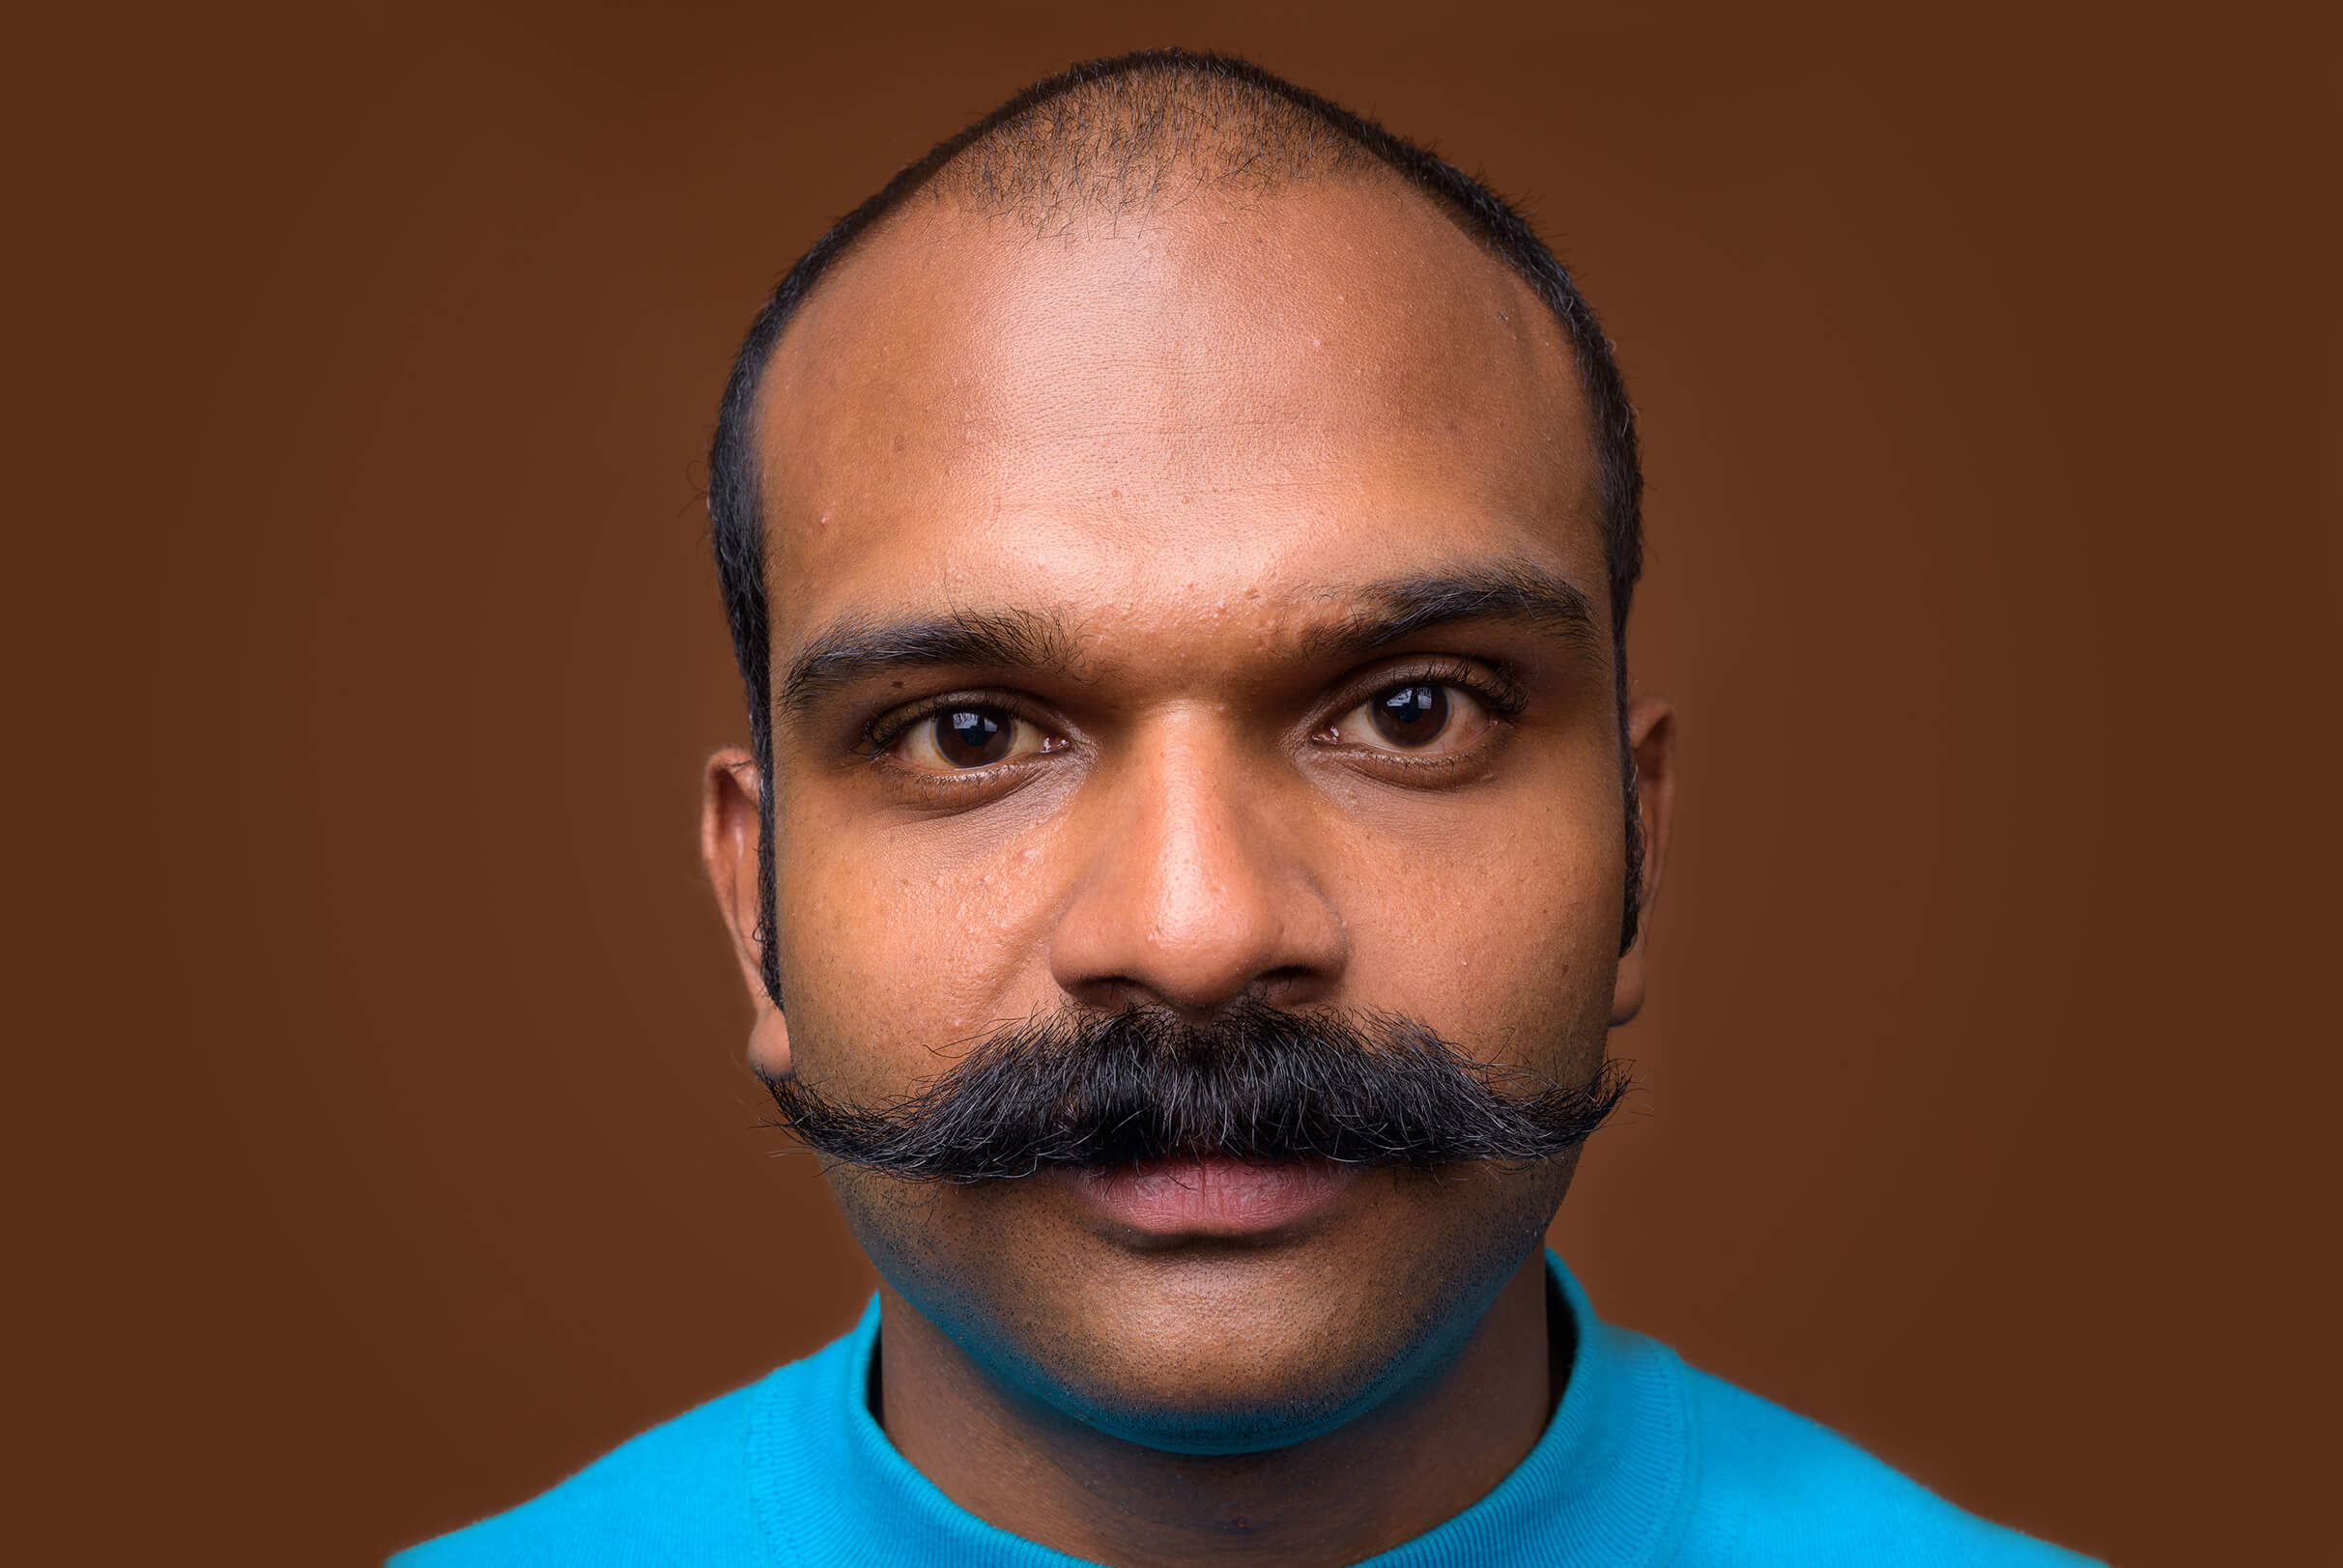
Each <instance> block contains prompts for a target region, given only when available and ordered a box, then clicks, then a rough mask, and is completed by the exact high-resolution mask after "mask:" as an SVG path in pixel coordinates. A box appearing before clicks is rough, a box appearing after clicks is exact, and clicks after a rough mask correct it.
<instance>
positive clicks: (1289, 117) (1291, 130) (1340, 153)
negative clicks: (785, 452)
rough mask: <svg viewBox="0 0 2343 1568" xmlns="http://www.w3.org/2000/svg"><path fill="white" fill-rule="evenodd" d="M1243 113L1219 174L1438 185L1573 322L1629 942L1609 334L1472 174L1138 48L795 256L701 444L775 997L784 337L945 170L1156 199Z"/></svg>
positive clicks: (1639, 560) (1633, 540)
mask: <svg viewBox="0 0 2343 1568" xmlns="http://www.w3.org/2000/svg"><path fill="white" fill-rule="evenodd" d="M1232 114H1233V115H1234V116H1235V117H1236V118H1238V119H1240V120H1241V121H1242V128H1241V129H1240V130H1238V131H1237V132H1236V133H1235V135H1234V136H1224V137H1223V151H1222V152H1221V154H1220V160H1219V164H1218V166H1217V167H1216V168H1215V170H1214V180H1213V183H1214V184H1218V185H1229V184H1235V185H1242V186H1250V187H1256V188H1260V187H1274V186H1275V185H1280V184H1292V183H1296V182H1298V181H1300V179H1302V178H1305V177H1306V176H1307V175H1308V174H1309V173H1310V172H1312V171H1314V170H1319V169H1331V170H1341V169H1344V168H1371V167H1374V166H1376V165H1380V166H1382V167H1383V168H1386V169H1388V170H1390V171H1392V172H1394V173H1396V174H1398V175H1399V176H1401V177H1402V178H1403V179H1404V180H1405V181H1406V182H1407V183H1408V184H1409V185H1411V186H1413V187H1414V189H1416V190H1417V191H1420V192H1421V193H1423V194H1425V195H1427V196H1429V197H1430V198H1431V199H1432V200H1433V202H1434V203H1435V205H1437V206H1438V207H1439V208H1440V209H1441V210H1442V211H1443V212H1444V213H1446V214H1447V215H1448V216H1449V217H1450V218H1451V219H1453V220H1454V221H1455V222H1456V223H1457V224H1458V226H1459V227H1461V228H1462V229H1463V230H1464V231H1465V232H1466V233H1467V234H1468V235H1470V236H1471V237H1472V238H1473V239H1474V240H1476V241H1477V242H1480V243H1481V244H1482V245H1483V246H1484V247H1485V248H1486V249H1488V250H1489V251H1490V252H1491V253H1492V254H1494V255H1495V256H1496V258H1497V259H1498V260H1500V261H1501V262H1503V263H1504V264H1505V265H1506V266H1508V267H1510V268H1512V269H1513V271H1515V272H1517V273H1519V274H1520V275H1521V277H1522V278H1523V279H1524V280H1525V281H1527V282H1528V283H1529V286H1530V288H1531V289H1532V290H1534V291H1535V292H1536V294H1537V296H1538V298H1539V299H1543V300H1544V301H1545V302H1546V304H1547V306H1548V308H1550V309H1551V310H1552V311H1553V312H1554V314H1555V316H1556V318H1557V319H1558V320H1559V321H1560V322H1561V324H1562V328H1563V329H1564V330H1565V331H1566V332H1567V333H1568V334H1569V338H1570V347H1571V352H1572V356H1573V358H1574V360H1575V362H1576V364H1577V368H1578V374H1579V383H1580V386H1581V389H1582V391H1583V393H1584V395H1585V397H1586V405H1587V414H1588V418H1589V420H1590V422H1591V425H1592V429H1591V431H1590V434H1591V436H1592V438H1593V442H1594V451H1595V464H1596V473H1597V478H1598V481H1599V485H1600V490H1601V498H1602V522H1603V544H1604V553H1605V558H1606V562H1607V566H1608V569H1609V576H1610V584H1609V585H1610V598H1611V622H1612V638H1613V663H1614V670H1615V671H1616V676H1617V701H1618V710H1619V727H1620V746H1619V751H1620V767H1621V770H1622V773H1623V775H1624V781H1625V789H1626V794H1627V868H1626V870H1627V888H1626V899H1625V914H1624V917H1623V919H1622V922H1621V930H1620V935H1619V950H1620V951H1621V952H1622V953H1624V952H1625V951H1627V949H1629V948H1631V947H1633V946H1634V945H1635V937H1636V931H1637V927H1638V915H1639V910H1638V902H1639V898H1638V894H1639V891H1640V888H1641V885H1642V871H1643V834H1642V831H1641V822H1640V820H1639V816H1638V812H1637V800H1636V794H1637V792H1636V773H1635V758H1634V756H1633V755H1632V754H1631V753H1630V752H1629V750H1628V747H1627V744H1626V723H1627V718H1626V715H1627V610H1628V605H1629V603H1630V601H1631V600H1632V599H1633V597H1634V594H1635V584H1636V580H1637V578H1639V577H1640V576H1641V575H1642V574H1643V465H1642V462H1641V459H1640V457H1639V455H1638V450H1637V443H1636V429H1635V411H1634V409H1633V407H1632V406H1631V405H1630V404H1629V403H1628V401H1627V385H1626V382H1625V381H1624V380H1623V379H1622V378H1621V376H1620V375H1619V369H1618V364H1617V361H1616V359H1615V358H1614V355H1613V352H1612V346H1611V340H1610V339H1609V338H1608V337H1606V336H1605V335H1604V333H1603V329H1602V328H1601V326H1600V325H1599V324H1598V323H1597V322H1596V321H1595V317H1594V312H1593V310H1592V309H1590V308H1589V307H1588V305H1587V303H1586V299H1584V298H1583V297H1582V296H1581V295H1580V293H1579V291H1578V286H1577V285H1576V284H1575V283H1573V282H1572V281H1571V278H1570V273H1569V272H1568V271H1566V270H1565V269H1564V268H1563V267H1562V264H1561V263H1560V262H1559V261H1557V259H1556V258H1555V255H1554V252H1553V251H1552V250H1551V249H1550V248H1548V246H1547V245H1546V242H1544V241H1543V240H1541V239H1539V238H1538V235H1537V231H1536V230H1535V229H1533V228H1532V227H1531V226H1530V225H1529V221H1528V220H1527V219H1526V218H1524V217H1523V216H1522V215H1521V214H1520V213H1518V212H1516V211H1515V210H1514V209H1513V207H1512V206H1511V205H1510V204H1508V203H1507V202H1506V201H1504V200H1503V199H1502V198H1501V197H1500V196H1499V195H1497V194H1496V192H1494V191H1492V190H1491V189H1489V187H1488V186H1487V185H1483V184H1482V183H1481V182H1480V181H1478V180H1475V179H1473V178H1472V176H1470V175H1468V174H1466V173H1465V172H1464V171H1462V170H1461V169H1458V168H1457V167H1456V166H1455V165H1453V164H1451V163H1449V162H1447V161H1446V160H1445V159H1443V158H1441V157H1437V156H1435V155H1434V154H1433V153H1431V152H1430V151H1428V150H1427V149H1425V148H1422V147H1418V146H1417V145H1415V144H1414V142H1411V141H1408V140H1406V139H1405V138H1403V137H1400V136H1395V135H1393V134H1392V133H1391V132H1389V131H1387V130H1386V129H1385V128H1383V127H1382V126H1380V125H1377V124H1376V123H1375V122H1374V121H1372V120H1370V119H1367V118H1366V117H1365V116H1363V115H1359V114H1355V113H1353V112H1352V111H1351V110H1349V109H1346V108H1343V107H1342V106H1341V105H1340V104H1337V103H1334V102H1331V101H1329V100H1327V99H1324V98H1321V97H1319V96H1318V95H1317V94H1315V93H1312V92H1310V91H1308V90H1307V89H1305V88H1300V87H1297V86H1295V85H1294V84H1293V83H1291V82H1289V81H1286V80H1284V79H1283V78H1281V77H1278V76H1275V75H1272V74H1271V73H1270V72H1269V71H1264V70H1262V69H1261V68H1260V67H1259V66H1256V65H1253V64H1252V63H1251V62H1249V61H1245V60H1241V59H1237V58H1235V57H1233V56H1230V55H1224V54H1210V53H1198V52H1194V51H1190V50H1186V49H1143V50H1139V51H1137V52H1135V53H1131V54H1123V55H1117V56H1115V57H1113V58H1111V59H1104V60H1093V61H1089V62H1087V63H1085V64H1082V65H1077V66H1074V67H1071V69H1069V70H1067V71H1061V72H1060V73H1058V74H1057V75H1054V76H1051V77H1048V78H1046V79H1045V80H1043V81H1039V82H1036V83H1035V84H1033V85H1032V86H1031V87H1028V88H1026V89H1025V90H1024V91H1022V92H1020V93H1018V94H1017V95H1016V96H1015V97H1014V98H1012V99H1010V100H1009V101H1007V102H1006V103H1003V104H1002V105H1001V106H1000V107H999V108H997V109H994V110H993V111H992V112H991V113H989V114H987V115H986V116H984V117H983V118H982V119H980V120H978V121H977V122H976V123H975V124H973V125H971V126H969V127H968V128H966V129H965V130H962V131H960V132H959V133H958V134H957V135H955V136H952V137H950V138H948V139H947V140H945V141H942V142H939V143H938V144H936V146H935V147H934V148H933V149H931V150H930V151H929V153H928V154H927V155H926V156H925V157H921V158H920V159H919V160H918V161H917V162H914V163H911V164H909V165H907V166H906V167H905V168H903V169H902V170H901V171H900V173H898V174H897V175H896V176H895V178H894V179H892V180H890V181H888V182H887V184H886V186H885V187H884V188H883V189H881V190H880V191H879V192H878V194H876V195H875V196H872V197H871V199H870V200H868V201H866V202H864V203H863V204H862V205H861V206H860V207H857V208H856V209H854V211H853V212H851V213H848V214H846V215H845V216H844V217H843V218H840V219H839V220H838V221H837V222H836V223H834V224H832V225H831V227H830V230H829V232H828V233H826V234H824V235H823V236H822V237H821V238H820V239H818V240H816V241H815V242H814V245H813V247H812V248H811V249H809V250H808V251H806V253H805V254H804V255H802V256H800V257H799V258H798V259H797V261H796V263H795V265H793V266H792V267H790V269H789V270H788V271H787V272H786V274H784V275H783V277H782V280H781V282H780V283H779V285H777V286H776V287H775V288H774V290H773V293H772V295H771V296H770V297H769V298H768V299H766V300H765V302H764V307H763V308H762V309H761V310H759V311H758V312H757V319H756V321H755V322H754V323H752V324H751V325H750V328H749V332H748V336H747V338H746V340H745V341H743V342H742V344H741V346H740V353H739V355H738V356H736V357H735V358H734V360H733V361H732V373H731V377H730V379H729V381H728V382H727V383H726V385H725V390H724V403H723V405H722V407H721V408H720V410H719V411H718V413H717V417H716V435H715V440H714V442H713V443H712V446H711V449H710V451H709V455H708V517H709V522H710V524H711V527H712V529H713V536H714V546H715V555H716V575H717V578H718V581H719V584H720V585H721V587H722V589H723V593H724V605H725V615H726V619H727V620H728V622H729V625H730V627H731V633H732V653H733V657H734V658H735V659H736V660H737V661H738V662H739V665H740V678H741V681H742V683H743V685H744V686H745V687H746V688H747V693H748V705H749V740H750V747H751V750H752V751H753V753H754V754H755V756H756V759H757V781H758V792H757V799H758V805H757V813H758V820H759V826H760V832H759V835H758V841H757V882H758V888H759V901H758V918H757V947H758V951H759V959H760V973H761V976H762V978H763V982H764V987H765V991H766V993H767V994H768V995H769V996H770V997H771V998H772V1000H773V1002H774V1004H775V1005H776V1006H779V1005H780V1002H781V960H780V957H779V955H778V951H777V949H776V946H775V944H774V942H773V940H772V937H773V923H774V902H775V897H774V877H773V715H772V658H773V655H772V648H771V646H770V644H769V641H768V640H769V636H770V633H769V625H770V615H769V613H768V608H767V600H766V590H765V580H764V517H763V505H762V500H761V496H760V490H759V484H760V480H759V474H758V468H757V446H756V428H755V427H756V411H757V389H758V386H759V385H760V384H761V383H762V381H763V378H764V371H765V366H766V364H767V363H768V362H769V361H770V360H771V358H772V356H773V349H774V346H775V345H776V344H777V343H778V342H779V341H780V339H781V334H782V332H783V330H784V329H785V328H787V326H788V324H789V322H790V320H791V318H793V317H794V316H795V315H796V314H797V311H798V308H799V307H800V306H801V305H803V304H804V303H805V300H806V298H807V296H808V295H809V294H811V293H812V292H813V290H814V286H815V285H816V284H817V283H819V282H820V281H821V279H822V277H823V276H824V275H825V274H826V273H827V272H828V271H830V269H831V268H832V267H834V266H835V265H836V264H837V263H838V261H839V259H840V257H842V256H843V255H844V254H845V252H846V251H847V250H848V249H849V248H850V247H851V246H852V245H853V244H854V242H855V241H856V240H857V239H858V238H860V237H861V236H862V235H863V234H864V233H866V232H867V231H868V230H870V229H871V227H872V226H874V225H875V224H877V223H878V222H879V221H880V220H881V219H883V218H885V217H887V216H888V215H889V214H893V213H895V212H897V211H898V210H899V209H900V208H901V207H902V206H903V204H904V203H905V201H906V200H907V199H908V198H909V197H911V196H912V195H913V194H914V193H916V192H918V191H921V190H923V189H927V188H929V186H931V185H935V184H937V183H938V181H939V180H941V179H945V178H949V180H950V181H951V184H952V185H953V187H954V193H955V194H956V195H957V197H958V198H959V199H961V200H962V201H964V202H966V203H968V204H970V205H972V206H975V207H977V208H979V209H981V210H986V211H994V212H998V211H1002V210H1008V209H1014V210H1016V211H1020V212H1025V213H1028V214H1036V215H1038V216H1039V217H1040V218H1041V220H1042V222H1043V225H1044V226H1046V224H1047V223H1048V221H1050V219H1051V218H1052V217H1054V216H1059V215H1063V214H1067V213H1069V211H1070V210H1072V209H1078V208H1080V207H1082V206H1084V205H1092V206H1095V205H1097V199H1098V193H1100V192H1109V193H1111V194H1110V195H1109V196H1108V197H1107V198H1106V200H1107V201H1108V202H1109V204H1110V205H1120V206H1123V207H1128V206H1130V205H1133V204H1134V203H1139V202H1148V201H1161V200H1163V199H1164V194H1163V189H1162V187H1163V184H1164V182H1163V178H1162V177H1163V174H1164V172H1165V170H1166V168H1167V167H1168V166H1170V165H1172V164H1174V163H1177V162H1180V161H1182V160H1184V159H1188V158H1192V156H1193V144H1194V142H1195V140H1196V138H1197V136H1198V135H1199V133H1202V134H1204V135H1207V136H1210V135H1211V134H1212V133H1214V130H1215V128H1217V126H1218V124H1219V122H1220V120H1221V119H1222V118H1224V117H1228V116H1230V115H1232ZM1232 142H1233V143H1235V144H1236V145H1234V146H1233V147H1231V146H1229V145H1228V144H1229V143H1232ZM1037 171H1040V175H1041V177H1039V178H1037Z"/></svg>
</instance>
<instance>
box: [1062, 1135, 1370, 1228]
mask: <svg viewBox="0 0 2343 1568" xmlns="http://www.w3.org/2000/svg"><path fill="white" fill-rule="evenodd" d="M1364 1174H1365V1173H1364V1171H1363V1170H1362V1168H1361V1167H1359V1166H1357V1165H1338V1164H1336V1163H1335V1162H1334V1161H1332V1160H1329V1159H1292V1160H1281V1161H1279V1162H1278V1163H1276V1164H1274V1165H1247V1164H1246V1163H1244V1162H1243V1160H1238V1159H1227V1158H1223V1157H1220V1156H1217V1155H1214V1156H1209V1157H1206V1158H1202V1159H1194V1158H1190V1159H1157V1160H1149V1161H1147V1162H1145V1163H1143V1164H1140V1165H1137V1166H1129V1165H1126V1166H1121V1167H1118V1168H1116V1169H1114V1170H1106V1171H1075V1172H1071V1173H1070V1176H1071V1184H1072V1186H1073V1188H1074V1190H1075V1191H1077V1192H1079V1193H1080V1194H1081V1195H1082V1197H1083V1198H1084V1199H1085V1200H1086V1201H1087V1202H1088V1203H1089V1204H1090V1206H1091V1208H1092V1209H1093V1210H1095V1211H1096V1212H1098V1213H1099V1214H1100V1216H1101V1217H1103V1218H1105V1219H1107V1220H1109V1221H1111V1222H1113V1223H1114V1224H1116V1225H1119V1226H1122V1227H1124V1228H1126V1229H1129V1230H1132V1231H1137V1232H1140V1233H1142V1234H1144V1235H1148V1236H1161V1237H1171V1236H1259V1235H1263V1234H1265V1233H1268V1232H1272V1231H1278V1230H1283V1229H1285V1228H1286V1227H1288V1226H1291V1225H1295V1224H1298V1223H1300V1221H1302V1220H1306V1219H1310V1218H1313V1217H1315V1216H1316V1215H1318V1214H1321V1213H1323V1212H1326V1211H1327V1210H1329V1209H1330V1208H1332V1207H1333V1206H1334V1205H1335V1204H1336V1203H1338V1202H1339V1201H1341V1198H1342V1195H1343V1194H1344V1193H1346V1192H1348V1191H1350V1190H1351V1188H1352V1187H1354V1186H1356V1185H1357V1184H1358V1182H1359V1180H1360V1178H1361V1177H1362V1176H1363V1175H1364Z"/></svg>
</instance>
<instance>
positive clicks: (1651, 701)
mask: <svg viewBox="0 0 2343 1568" xmlns="http://www.w3.org/2000/svg"><path fill="white" fill-rule="evenodd" d="M1627 749H1628V751H1629V752H1630V753H1631V754H1632V755H1634V757H1635V791H1636V810H1637V811H1638V813H1641V815H1642V817H1643V887H1642V889H1641V890H1640V892H1641V897H1640V898H1639V900H1638V902H1637V904H1636V924H1635V946H1634V947H1631V948H1629V949H1628V950H1627V951H1626V952H1625V953H1624V954H1622V955H1620V956H1619V973H1618V979H1617V980H1616V981H1615V982H1614V983H1613V985H1612V989H1611V1023H1612V1027H1613V1028H1614V1029H1615V1028H1617V1027H1618V1026H1619V1025H1620V1024H1623V1023H1631V1022H1633V1021H1634V1019H1635V1015H1636V1014H1637V1013H1639V1012H1643V948H1644V945H1645V944H1646V943H1648V942H1649V941H1650V940H1651V906H1652V904H1653V902H1654V901H1655V900H1656V899H1657V898H1659V894H1660V872H1661V870H1662V869H1663V868H1665V867H1666V866H1667V864H1668V829H1669V825H1670V824H1671V823H1672V822H1673V821H1674V820H1675V805H1676V714H1675V709H1673V708H1672V707H1670V706H1669V705H1668V704H1667V703H1665V702H1663V701H1661V700H1660V699H1659V698H1656V697H1639V698H1636V699H1635V700H1634V701H1632V702H1630V703H1628V704H1627Z"/></svg>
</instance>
